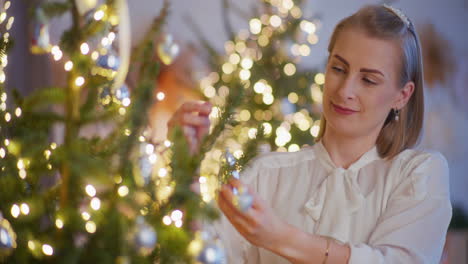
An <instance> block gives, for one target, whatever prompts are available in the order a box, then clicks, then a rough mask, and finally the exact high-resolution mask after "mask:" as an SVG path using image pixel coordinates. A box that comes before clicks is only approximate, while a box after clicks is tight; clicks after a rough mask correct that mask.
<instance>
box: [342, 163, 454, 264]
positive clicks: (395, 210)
mask: <svg viewBox="0 0 468 264" xmlns="http://www.w3.org/2000/svg"><path fill="white" fill-rule="evenodd" d="M402 175H403V176H404V177H405V178H404V179H403V180H402V181H401V183H400V184H398V185H396V186H395V187H394V190H392V193H391V194H390V196H389V199H388V201H387V205H386V208H385V209H384V212H383V213H382V215H381V217H380V218H379V221H378V223H377V225H376V227H375V229H374V230H373V232H372V234H371V236H370V238H369V241H368V243H360V244H356V245H350V248H351V257H350V260H349V264H360V263H375V264H379V263H382V264H383V263H425V264H426V263H439V261H440V257H441V254H442V249H443V246H444V243H445V236H446V232H447V228H448V225H449V222H450V219H451V216H452V208H451V204H450V198H449V183H448V166H447V161H446V160H445V158H444V157H443V156H442V155H440V154H429V155H428V156H426V157H425V158H424V159H423V158H421V159H419V160H415V161H414V162H413V164H412V166H410V168H404V169H403V173H402Z"/></svg>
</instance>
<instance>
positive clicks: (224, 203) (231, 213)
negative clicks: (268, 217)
mask: <svg viewBox="0 0 468 264" xmlns="http://www.w3.org/2000/svg"><path fill="white" fill-rule="evenodd" d="M224 188H227V187H224ZM218 206H219V208H220V209H221V211H222V212H223V213H224V215H225V216H226V217H227V218H228V219H229V221H230V222H231V223H232V224H233V225H234V226H236V228H237V227H240V228H242V229H244V230H245V229H247V228H248V226H249V225H250V221H249V219H248V218H247V217H246V216H245V215H244V214H242V213H241V212H240V211H239V210H237V208H236V207H235V206H234V205H233V204H232V200H231V199H230V198H229V197H226V195H224V194H223V191H221V193H220V195H219V197H218Z"/></svg>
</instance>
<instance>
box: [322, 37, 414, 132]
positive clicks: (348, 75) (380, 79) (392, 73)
mask: <svg viewBox="0 0 468 264" xmlns="http://www.w3.org/2000/svg"><path fill="white" fill-rule="evenodd" d="M400 58H401V52H400V50H399V47H398V45H397V43H395V42H393V41H389V40H382V39H377V38H372V37H368V36H367V35H366V34H365V33H364V32H363V31H361V30H359V29H352V28H351V29H344V30H343V31H342V32H340V33H339V35H338V38H337V40H336V43H335V46H334V47H333V50H332V52H331V54H330V58H329V60H328V64H327V69H326V74H325V86H324V94H323V112H324V115H325V118H326V120H327V127H326V130H325V131H326V133H327V132H331V131H333V132H334V134H337V135H342V136H346V137H361V136H369V135H372V136H375V137H377V136H378V134H379V132H380V130H381V128H382V126H383V124H384V122H385V119H386V118H387V115H388V113H389V112H390V111H391V109H392V108H395V107H397V108H398V109H401V108H402V107H403V106H404V104H405V103H406V102H407V100H408V99H409V97H410V96H411V93H412V91H413V89H414V88H412V87H414V84H413V83H412V82H411V83H409V84H410V85H405V88H404V89H401V88H400V87H398V83H399V72H400V71H399V69H400V67H401V66H400Z"/></svg>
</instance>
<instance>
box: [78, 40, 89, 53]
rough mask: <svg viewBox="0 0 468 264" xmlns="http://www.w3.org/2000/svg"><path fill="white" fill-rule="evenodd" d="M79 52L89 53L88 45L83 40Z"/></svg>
mask: <svg viewBox="0 0 468 264" xmlns="http://www.w3.org/2000/svg"><path fill="white" fill-rule="evenodd" d="M80 51H81V54H83V55H86V54H88V53H89V45H88V43H86V42H83V43H82V44H81V46H80Z"/></svg>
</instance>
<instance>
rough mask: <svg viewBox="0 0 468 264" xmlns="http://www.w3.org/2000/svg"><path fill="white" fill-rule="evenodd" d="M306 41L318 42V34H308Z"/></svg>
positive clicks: (313, 43)
mask: <svg viewBox="0 0 468 264" xmlns="http://www.w3.org/2000/svg"><path fill="white" fill-rule="evenodd" d="M307 41H308V42H309V43H310V44H312V45H315V44H317V43H318V41H319V39H318V36H317V35H315V34H310V35H309V36H308V37H307Z"/></svg>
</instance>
